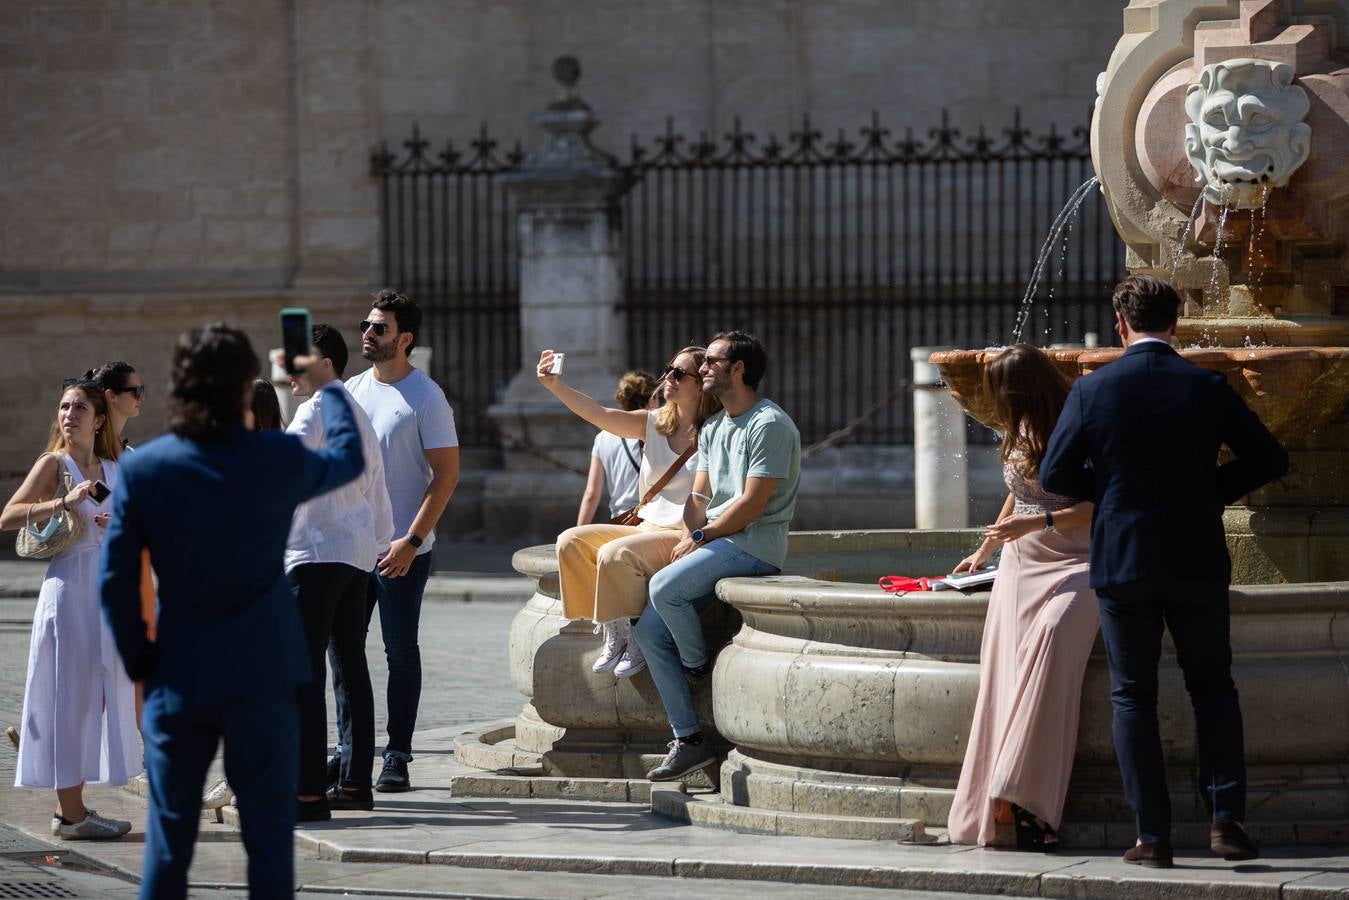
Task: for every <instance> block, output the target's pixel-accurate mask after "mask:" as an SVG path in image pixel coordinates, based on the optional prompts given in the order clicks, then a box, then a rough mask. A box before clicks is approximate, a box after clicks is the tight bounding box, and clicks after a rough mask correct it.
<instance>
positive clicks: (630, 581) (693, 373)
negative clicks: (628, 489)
mask: <svg viewBox="0 0 1349 900" xmlns="http://www.w3.org/2000/svg"><path fill="white" fill-rule="evenodd" d="M703 354H704V350H703V348H702V347H685V348H684V349H683V350H680V351H679V352H678V353H676V354H675V357H674V359H672V360H670V364H669V365H668V366H666V367H665V371H664V372H663V373H662V374H661V377H660V379H658V381H657V389H658V390H660V391H661V396H662V397H663V398H664V400H665V403H664V405H662V406H661V407H660V408H659V409H654V410H645V409H636V410H621V409H610V408H608V407H605V406H601V405H600V404H599V403H597V402H596V401H595V400H594V399H593V398H591V397H589V396H587V395H586V394H583V393H581V392H580V391H578V390H576V389H575V388H573V387H570V386H568V385H566V384H564V383H563V381H562V378H561V377H560V376H558V375H554V374H552V372H551V369H552V364H553V351H551V350H545V351H543V354H542V355H541V356H540V357H539V368H538V376H539V383H541V384H542V385H543V386H544V387H545V388H547V389H548V390H549V391H551V392H552V393H553V396H555V397H557V399H559V400H561V401H562V402H563V403H564V404H565V405H566V407H567V408H568V409H570V410H571V411H572V412H574V413H576V414H577V415H578V416H580V417H581V418H582V419H585V420H586V421H587V422H589V423H590V424H591V425H594V426H595V427H596V428H602V429H604V430H605V431H608V432H610V433H611V434H616V435H618V436H619V437H623V438H632V439H637V440H641V441H643V442H644V443H643V445H642V471H641V477H640V479H639V485H638V499H639V500H640V499H641V498H642V497H643V496H644V495H645V494H646V493H647V491H649V490H650V489H651V488H652V487H653V486H655V485H656V484H657V483H658V482H659V481H660V479H661V476H662V475H664V474H665V473H666V472H667V471H669V470H670V469H671V468H672V467H673V466H674V464H675V463H677V462H678V461H679V457H680V456H681V455H682V454H683V453H684V451H686V450H690V449H693V448H696V447H697V445H698V429H699V428H701V427H702V425H703V423H704V422H706V421H707V420H708V418H709V417H711V416H712V415H713V414H715V413H716V412H717V410H719V409H720V408H721V404H720V403H719V402H718V401H717V399H716V398H715V397H714V396H712V394H710V393H707V392H705V391H704V390H703V383H702V378H701V377H699V375H698V367H699V366H701V365H702V363H703ZM696 465H697V454H696V452H695V453H694V454H693V455H690V456H689V457H688V459H687V460H686V461H685V462H684V464H683V466H682V467H681V469H680V471H679V472H677V473H676V474H675V477H673V478H671V479H670V481H669V483H668V484H666V485H665V487H664V488H662V489H661V491H660V493H659V494H657V495H656V496H655V497H653V498H652V500H651V502H650V503H648V504H646V505H645V506H643V507H642V508H641V511H640V516H641V519H642V522H641V524H640V525H636V526H633V525H581V526H578V527H576V528H568V529H567V530H566V531H564V532H562V533H561V534H560V535H558V537H557V562H558V572H559V582H560V585H561V590H560V593H561V595H562V614H563V616H565V617H566V618H568V619H590V620H592V621H594V622H595V623H596V624H597V625H598V626H600V630H601V631H603V633H604V645H603V647H602V649H601V650H600V654H599V657H598V658H597V659H596V660H595V662H594V665H593V666H592V669H593V670H594V671H595V672H607V671H609V670H610V669H612V670H613V672H614V675H616V676H617V677H619V678H627V677H630V676H632V675H635V674H637V673H638V672H640V671H641V670H642V669H644V668H646V660H645V659H643V658H642V651H641V650H640V648H638V646H637V642H636V641H634V640H631V635H632V620H633V619H635V618H637V617H638V616H640V615H641V614H642V610H643V609H645V608H646V601H647V582H648V581H650V579H651V576H652V575H654V574H655V573H656V572H658V571H660V570H661V569H663V568H665V567H666V566H668V565H669V564H670V552H671V551H672V550H673V549H674V546H675V544H677V543H679V538H680V537H681V535H682V534H683V520H684V501H686V500H687V499H688V496H689V492H690V491H692V490H693V473H694V469H695V467H696Z"/></svg>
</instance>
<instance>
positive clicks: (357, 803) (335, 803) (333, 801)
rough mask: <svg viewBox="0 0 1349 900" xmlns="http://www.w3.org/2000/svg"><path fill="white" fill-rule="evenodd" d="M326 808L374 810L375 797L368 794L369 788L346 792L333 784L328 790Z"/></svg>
mask: <svg viewBox="0 0 1349 900" xmlns="http://www.w3.org/2000/svg"><path fill="white" fill-rule="evenodd" d="M328 808H329V809H360V810H366V811H369V810H372V809H374V808H375V797H374V795H373V794H371V793H370V788H358V789H357V790H354V791H347V790H343V789H342V788H341V786H339V785H336V784H335V785H333V786H332V787H330V788H328Z"/></svg>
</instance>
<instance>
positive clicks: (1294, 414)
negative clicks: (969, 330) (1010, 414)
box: [930, 347, 1349, 441]
mask: <svg viewBox="0 0 1349 900" xmlns="http://www.w3.org/2000/svg"><path fill="white" fill-rule="evenodd" d="M1002 352H1003V350H1002V348H989V349H986V350H947V351H943V352H940V353H934V354H932V356H931V357H930V360H931V362H932V363H933V364H935V365H936V366H937V367H938V369H940V370H941V374H942V378H943V379H944V380H945V381H946V384H947V386H948V387H949V388H950V389H951V393H952V394H953V395H954V396H955V398H956V399H957V400H958V401H959V402H960V405H961V406H962V407H964V409H965V411H966V412H967V413H969V414H970V415H971V416H973V417H974V418H975V419H977V420H978V421H979V422H981V423H983V424H984V425H987V426H988V427H990V428H993V427H994V423H993V421H992V410H991V408H990V406H989V401H988V398H987V397H985V396H984V390H983V370H984V366H985V365H987V364H988V363H989V362H990V361H991V360H993V359H994V358H996V357H997V356H998V355H999V354H1001V353H1002ZM1046 352H1047V353H1048V354H1049V355H1050V357H1051V358H1052V359H1053V360H1054V363H1055V365H1056V366H1057V367H1058V368H1059V369H1060V370H1061V371H1063V372H1064V374H1066V375H1068V377H1069V378H1071V379H1076V378H1077V377H1079V376H1080V375H1085V374H1087V373H1089V372H1093V371H1095V370H1097V369H1099V368H1101V367H1103V366H1106V365H1108V364H1109V363H1111V362H1114V361H1115V360H1116V359H1119V358H1120V356H1122V355H1123V354H1124V351H1123V350H1122V349H1119V348H1114V349H1061V350H1048V351H1046ZM1178 352H1179V353H1180V355H1181V356H1183V357H1185V358H1186V359H1188V360H1189V361H1190V362H1192V363H1194V364H1195V365H1198V366H1202V367H1203V368H1205V369H1211V370H1213V371H1215V372H1221V373H1222V374H1223V375H1224V376H1226V378H1227V381H1228V383H1229V384H1231V385H1232V387H1233V389H1235V390H1236V392H1237V393H1238V394H1239V395H1240V396H1241V399H1243V400H1245V401H1246V404H1247V405H1248V406H1250V407H1251V409H1253V410H1255V412H1256V414H1257V415H1259V416H1260V419H1261V421H1262V422H1264V423H1265V427H1267V428H1268V429H1269V430H1270V431H1271V432H1273V433H1274V436H1275V437H1277V438H1279V440H1281V441H1290V440H1296V439H1299V438H1303V437H1306V436H1307V435H1309V434H1311V433H1312V432H1314V431H1316V430H1317V429H1318V428H1320V427H1321V426H1323V425H1325V424H1327V423H1329V422H1330V421H1331V420H1332V419H1334V418H1335V416H1336V415H1337V414H1338V413H1340V411H1341V410H1343V409H1344V406H1345V401H1346V399H1349V347H1261V348H1244V347H1228V348H1223V347H1218V348H1196V349H1184V350H1180V351H1178Z"/></svg>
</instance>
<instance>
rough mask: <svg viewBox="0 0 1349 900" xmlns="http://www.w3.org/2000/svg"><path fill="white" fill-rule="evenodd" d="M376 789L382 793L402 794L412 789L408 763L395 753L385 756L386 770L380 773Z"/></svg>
mask: <svg viewBox="0 0 1349 900" xmlns="http://www.w3.org/2000/svg"><path fill="white" fill-rule="evenodd" d="M375 790H377V791H379V792H380V793H381V794H401V793H402V792H403V791H410V790H412V782H411V781H409V780H408V764H407V763H406V762H405V761H404V760H403V758H402V757H399V756H394V755H393V754H389V755H388V756H386V757H384V771H382V772H380V773H379V780H378V781H376V782H375Z"/></svg>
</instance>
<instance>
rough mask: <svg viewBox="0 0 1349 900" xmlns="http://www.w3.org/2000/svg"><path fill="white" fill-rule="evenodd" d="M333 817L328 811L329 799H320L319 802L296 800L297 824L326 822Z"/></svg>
mask: <svg viewBox="0 0 1349 900" xmlns="http://www.w3.org/2000/svg"><path fill="white" fill-rule="evenodd" d="M332 817H333V814H332V813H331V812H330V811H329V810H328V798H327V797H320V798H319V799H317V800H296V801H295V821H297V822H326V821H328V820H329V819H331V818H332Z"/></svg>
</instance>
